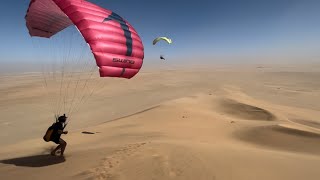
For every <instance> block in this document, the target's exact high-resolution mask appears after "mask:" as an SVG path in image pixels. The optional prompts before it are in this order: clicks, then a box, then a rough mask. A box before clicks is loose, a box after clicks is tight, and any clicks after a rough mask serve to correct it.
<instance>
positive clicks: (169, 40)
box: [152, 37, 172, 45]
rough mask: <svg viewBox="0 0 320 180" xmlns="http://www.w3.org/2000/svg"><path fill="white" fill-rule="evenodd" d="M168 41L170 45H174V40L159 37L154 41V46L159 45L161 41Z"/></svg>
mask: <svg viewBox="0 0 320 180" xmlns="http://www.w3.org/2000/svg"><path fill="white" fill-rule="evenodd" d="M161 40H163V41H166V42H167V43H168V44H171V43H172V40H171V39H170V38H167V37H157V38H156V39H154V40H153V43H152V44H153V45H155V44H157V43H158V42H159V41H161Z"/></svg>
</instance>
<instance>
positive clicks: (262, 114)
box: [220, 99, 276, 121]
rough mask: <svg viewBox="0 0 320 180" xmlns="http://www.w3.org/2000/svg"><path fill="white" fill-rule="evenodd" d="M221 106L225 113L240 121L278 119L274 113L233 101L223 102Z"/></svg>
mask: <svg viewBox="0 0 320 180" xmlns="http://www.w3.org/2000/svg"><path fill="white" fill-rule="evenodd" d="M220 104H221V109H222V111H223V112H225V113H228V114H230V115H232V116H235V117H238V118H239V119H245V120H264V121H272V120H275V119H276V117H275V116H274V115H273V114H272V113H270V112H269V111H267V110H265V109H262V108H259V107H256V106H252V105H248V104H244V103H240V102H237V101H234V100H231V99H225V100H222V101H221V102H220Z"/></svg>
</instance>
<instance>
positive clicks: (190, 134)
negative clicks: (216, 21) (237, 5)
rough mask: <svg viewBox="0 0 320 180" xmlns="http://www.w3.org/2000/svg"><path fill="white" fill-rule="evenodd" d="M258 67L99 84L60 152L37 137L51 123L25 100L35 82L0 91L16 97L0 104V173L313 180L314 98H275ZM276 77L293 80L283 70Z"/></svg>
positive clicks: (118, 179) (317, 160) (318, 161)
mask: <svg viewBox="0 0 320 180" xmlns="http://www.w3.org/2000/svg"><path fill="white" fill-rule="evenodd" d="M254 69H256V68H254ZM259 69H261V68H259ZM270 69H271V68H268V70H269V71H271V70H270ZM264 73H265V72H256V71H255V70H250V69H249V70H248V69H247V70H243V71H241V72H240V71H234V69H232V68H231V69H228V70H221V69H220V70H217V71H214V69H211V70H203V69H201V70H197V69H193V70H175V71H172V70H171V71H161V72H154V73H152V72H146V73H145V74H144V73H142V75H141V76H139V78H137V79H133V81H134V83H132V84H131V83H130V82H129V81H121V82H117V81H112V82H109V84H108V86H107V87H104V89H101V91H99V92H98V93H97V94H96V95H95V96H94V97H93V99H92V100H91V101H88V104H86V105H84V107H83V108H82V109H81V111H79V113H78V114H76V115H75V116H74V117H73V118H74V119H72V121H71V122H70V125H69V126H68V130H69V131H70V133H69V134H68V135H66V136H63V138H64V139H66V141H67V142H68V147H67V150H66V154H65V157H63V158H60V157H52V156H49V155H48V153H49V152H50V150H51V149H52V148H53V147H54V144H52V143H45V142H44V141H43V140H42V135H43V132H44V131H45V129H46V127H47V126H48V124H50V122H51V121H49V120H48V121H44V120H43V119H45V118H47V119H49V117H48V115H46V113H45V112H39V110H38V109H36V108H35V107H37V105H39V106H45V102H46V101H45V99H41V98H39V99H34V101H35V102H36V103H28V102H26V101H27V100H26V99H28V98H29V97H31V96H32V95H33V94H34V93H33V92H34V91H35V90H37V88H35V87H37V84H36V83H35V87H34V86H30V85H26V86H23V87H21V86H19V87H17V89H15V88H14V86H13V87H12V86H10V89H8V88H4V89H3V91H6V92H7V93H9V94H11V97H10V98H14V97H16V101H15V102H11V101H9V103H8V104H5V102H7V101H6V98H4V100H3V101H1V103H2V104H1V105H0V107H1V113H2V114H3V119H1V125H0V128H1V130H3V132H1V133H0V135H1V136H0V140H1V143H3V144H4V146H3V147H2V148H1V150H0V179H10V180H11V179H12V180H15V179H21V178H23V179H32V180H35V179H48V180H50V179H80V180H81V179H111V180H126V179H130V180H135V179H136V180H150V179H159V180H165V179H181V180H194V179H201V180H213V179H215V180H218V179H227V180H232V179H237V180H242V179H243V180H256V179H259V180H264V179H266V180H270V179H281V180H295V179H297V180H298V179H299V180H300V179H308V180H313V179H314V180H318V179H319V177H320V172H319V170H318V168H317V167H318V166H319V165H320V156H319V152H320V145H318V144H319V140H320V130H319V126H318V123H319V122H318V121H316V120H314V119H315V118H316V117H318V115H319V110H320V109H317V108H318V106H313V109H310V108H309V106H310V104H313V103H314V104H316V102H315V101H317V102H319V100H320V99H319V97H318V96H317V97H318V98H317V97H316V96H314V94H310V93H309V92H303V91H301V92H300V93H305V94H303V95H302V96H299V95H297V96H296V99H295V100H290V98H291V96H290V95H288V96H290V97H282V99H281V98H277V94H270V92H269V91H268V90H266V89H265V88H266V87H265V86H263V85H261V86H256V85H255V84H257V83H260V84H262V83H261V82H262V81H263V79H264V78H266V77H265V76H264V75H265V74H264ZM269 73H271V72H269ZM253 74H254V76H253ZM271 74H272V73H271ZM173 75H174V76H173ZM295 75H297V74H295ZM204 76H205V77H207V79H204V78H203V77H204ZM272 76H273V77H277V76H278V74H277V73H275V74H272ZM279 76H280V77H281V78H280V79H283V81H284V83H288V82H287V81H286V80H290V83H292V84H294V79H295V78H292V76H291V75H286V78H284V76H283V74H281V75H279ZM160 77H161V78H160ZM262 77H263V78H262ZM306 77H308V78H309V77H310V76H306ZM312 77H314V78H316V77H315V76H312ZM20 78H23V77H20ZM150 79H151V80H154V81H153V82H151V81H150ZM29 80H30V79H29ZM300 80H301V79H299V81H300ZM268 81H269V83H272V82H270V81H271V80H268ZM275 81H277V82H273V83H277V84H281V81H280V80H279V78H278V79H277V78H276V79H275ZM133 84H135V86H133ZM110 86H112V87H110ZM311 86H312V87H313V88H314V89H315V90H314V91H317V90H316V89H317V88H318V89H319V87H318V86H317V85H314V84H310V87H305V88H311ZM39 87H40V85H39ZM21 88H22V89H23V91H24V95H25V96H24V97H22V98H20V95H19V94H20V93H21V92H20V91H21ZM112 88H113V90H112ZM108 90H110V91H108ZM118 90H119V91H118ZM15 91H18V92H19V93H18V94H15V93H14V92H15ZM253 91H254V92H257V91H258V92H259V93H251V92H253ZM272 92H273V91H272ZM317 92H318V91H317ZM318 93H319V92H318ZM38 96H40V97H42V96H45V95H43V94H38ZM279 96H283V94H279ZM306 96H307V97H309V98H307V100H310V99H313V101H312V102H304V101H305V99H304V97H306ZM270 97H272V98H270ZM8 98H9V97H8ZM7 100H8V99H7ZM292 101H301V102H302V103H301V104H300V105H299V106H296V105H295V104H294V105H292V106H291V102H292ZM17 102H21V104H20V103H19V104H16V103H17ZM124 102H125V103H124ZM24 103H27V104H28V105H25V104H24ZM103 104H105V105H106V106H101V105H103ZM303 104H309V105H306V106H304V105H303ZM13 112H17V113H16V114H14V113H13ZM33 114H37V115H39V117H41V118H42V119H40V118H34V116H33ZM21 117H24V118H23V119H24V120H25V119H26V120H27V122H25V121H22V120H21ZM19 118H20V119H19ZM303 119H312V121H311V120H308V121H305V120H304V121H303ZM30 122H32V124H33V126H32V127H30V128H24V127H26V126H27V125H30ZM6 123H9V124H6Z"/></svg>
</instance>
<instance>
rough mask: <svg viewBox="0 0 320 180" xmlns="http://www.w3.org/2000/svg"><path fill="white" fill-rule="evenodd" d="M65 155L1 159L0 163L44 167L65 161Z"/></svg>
mask: <svg viewBox="0 0 320 180" xmlns="http://www.w3.org/2000/svg"><path fill="white" fill-rule="evenodd" d="M65 161H66V160H65V158H64V157H60V156H51V155H48V154H45V155H35V156H27V157H19V158H13V159H5V160H1V161H0V163H3V164H13V165H16V166H25V167H44V166H50V165H54V164H59V163H63V162H65Z"/></svg>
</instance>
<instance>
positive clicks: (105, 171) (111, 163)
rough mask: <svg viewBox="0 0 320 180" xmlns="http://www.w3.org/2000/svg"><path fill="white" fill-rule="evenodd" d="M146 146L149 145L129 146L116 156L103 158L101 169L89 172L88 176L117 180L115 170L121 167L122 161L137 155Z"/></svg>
mask: <svg viewBox="0 0 320 180" xmlns="http://www.w3.org/2000/svg"><path fill="white" fill-rule="evenodd" d="M145 144H147V143H135V144H128V145H127V146H125V147H124V148H121V149H120V150H118V151H116V153H115V154H113V155H111V156H108V157H105V158H103V159H102V162H101V165H100V166H99V167H96V168H94V169H91V170H89V171H88V172H87V173H86V174H90V178H89V179H116V176H117V175H116V174H115V171H114V169H115V168H117V167H119V166H120V164H121V161H124V160H125V159H126V158H128V157H129V156H132V155H134V154H135V153H137V152H138V151H139V148H141V147H142V146H144V145H145Z"/></svg>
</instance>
